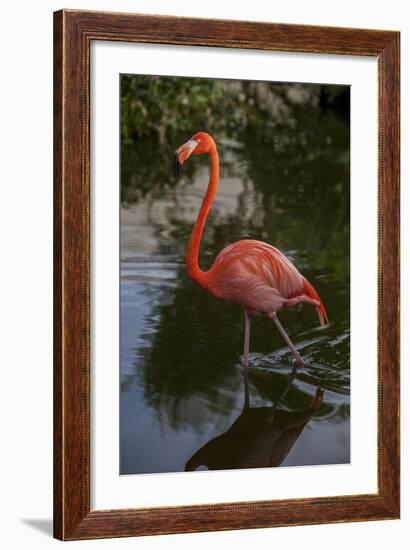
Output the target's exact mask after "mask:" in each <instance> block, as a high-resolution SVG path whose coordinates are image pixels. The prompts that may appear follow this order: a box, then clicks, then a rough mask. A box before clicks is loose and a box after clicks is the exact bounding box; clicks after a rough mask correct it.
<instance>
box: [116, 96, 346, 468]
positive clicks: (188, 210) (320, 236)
mask: <svg viewBox="0 0 410 550" xmlns="http://www.w3.org/2000/svg"><path fill="white" fill-rule="evenodd" d="M288 115H289V116H286V117H284V118H283V119H282V121H278V120H276V122H275V124H274V125H272V121H270V120H268V119H266V117H262V116H261V117H260V118H259V119H258V120H257V124H251V125H248V126H246V127H244V129H243V131H241V132H238V133H237V135H236V136H235V139H232V138H230V139H228V138H226V135H225V136H218V135H214V137H215V139H216V142H217V144H218V148H219V152H220V158H221V178H220V183H219V188H218V193H217V195H216V199H215V202H214V206H213V208H212V210H211V213H210V216H209V218H208V221H207V224H206V227H205V233H204V236H203V240H202V245H201V251H200V264H201V267H202V269H208V268H209V267H210V265H211V264H212V261H213V259H214V258H215V256H216V255H217V253H218V252H219V251H220V250H221V249H222V248H223V247H224V246H226V245H228V244H230V243H232V242H234V241H236V240H238V239H241V238H254V239H260V240H263V241H266V242H269V243H271V244H273V245H274V246H276V247H278V248H280V249H281V250H282V251H283V252H284V253H285V254H286V255H288V256H289V257H290V259H291V260H292V261H293V262H294V263H295V265H296V266H297V267H298V269H299V270H300V271H301V272H302V274H303V275H304V276H305V277H306V278H307V279H308V280H309V281H310V282H311V283H312V284H313V286H314V287H315V288H316V290H317V291H318V292H319V294H320V296H321V298H322V300H323V302H324V304H325V306H326V309H327V313H328V316H329V321H330V325H329V326H328V327H326V328H324V329H322V328H320V326H319V321H318V319H317V315H316V311H315V309H314V308H313V307H311V306H309V305H301V306H297V307H294V308H289V309H288V310H285V311H283V312H281V313H280V314H279V317H280V319H281V322H282V324H283V325H284V327H285V328H286V330H287V331H288V333H289V335H290V337H291V339H292V340H293V342H294V343H295V344H296V346H297V348H298V349H299V351H300V353H301V355H302V356H303V358H304V360H305V363H306V366H305V368H303V369H298V370H296V371H295V370H294V368H293V359H292V355H291V353H290V351H289V350H288V348H286V347H284V344H283V341H282V340H281V337H280V335H279V334H278V332H277V330H276V328H275V327H274V326H273V323H272V322H271V321H270V320H269V319H267V318H262V317H261V318H254V319H253V321H252V331H251V344H250V351H251V353H250V365H249V371H248V376H247V377H246V378H244V376H243V373H242V369H241V357H242V350H243V328H244V319H243V312H242V311H241V310H240V308H239V307H238V306H236V305H234V304H230V303H228V302H222V301H219V300H217V299H216V298H214V297H213V296H211V295H209V294H208V293H206V292H205V291H204V290H203V289H201V288H200V287H198V286H197V285H195V284H194V283H193V282H192V281H190V280H189V279H188V278H187V275H186V267H185V249H186V244H187V242H188V239H189V235H190V231H191V229H192V225H193V223H194V221H195V219H196V215H197V213H198V210H199V207H200V204H201V200H202V197H203V194H204V192H205V189H206V186H207V183H208V174H209V168H208V165H207V159H206V158H202V157H192V158H191V159H189V161H188V162H187V165H184V167H183V171H182V177H181V178H180V179H179V180H175V179H174V178H173V177H172V175H171V174H172V161H173V157H172V151H173V149H175V148H176V147H177V146H179V145H180V144H181V143H182V142H183V141H185V140H187V139H189V137H190V135H191V134H189V135H185V134H184V135H183V136H182V137H181V139H179V138H178V141H176V143H172V147H169V148H168V149H169V150H168V149H165V153H164V152H162V153H161V154H160V153H159V152H158V151H157V150H156V149H155V147H151V146H150V145H149V143H148V142H144V143H141V142H132V141H131V142H127V143H123V145H122V192H123V193H122V199H123V206H122V208H121V373H120V374H121V387H120V391H121V399H120V406H121V410H120V445H121V448H120V473H121V474H142V473H144V474H145V473H159V472H180V471H184V470H194V469H197V468H198V469H204V468H209V469H226V468H252V467H269V466H281V467H282V466H298V465H314V464H340V463H347V462H349V461H350V324H349V322H350V321H349V318H350V311H349V301H350V297H349V238H350V234H349V127H348V106H347V108H346V106H345V107H344V109H340V107H338V108H335V109H332V108H321V107H319V106H318V104H317V102H316V103H314V102H311V103H307V104H304V105H301V104H298V102H296V103H295V104H293V105H292V110H291V112H289V113H288ZM199 129H201V128H193V129H192V134H193V133H195V131H197V130H199ZM202 129H207V128H202ZM140 167H143V168H141V169H140ZM141 178H143V179H144V182H141V181H140V180H141ZM156 182H158V185H157V183H156ZM144 185H145V190H144V192H143V193H139V191H138V188H139V186H140V187H144Z"/></svg>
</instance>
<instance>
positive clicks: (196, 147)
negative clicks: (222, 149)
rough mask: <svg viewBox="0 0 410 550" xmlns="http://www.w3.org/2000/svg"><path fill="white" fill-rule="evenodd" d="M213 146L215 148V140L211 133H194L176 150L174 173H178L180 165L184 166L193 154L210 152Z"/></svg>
mask: <svg viewBox="0 0 410 550" xmlns="http://www.w3.org/2000/svg"><path fill="white" fill-rule="evenodd" d="M212 148H215V142H214V140H213V138H212V137H211V136H210V135H209V134H207V133H206V132H197V133H196V134H194V135H193V136H192V137H191V139H189V140H188V141H186V142H185V143H183V144H182V145H181V146H180V147H178V149H177V150H176V151H175V156H174V175H175V176H177V175H178V172H179V167H180V166H182V165H183V164H184V162H185V161H186V160H187V159H188V158H189V157H190V156H191V155H203V154H206V153H210V152H211V149H212Z"/></svg>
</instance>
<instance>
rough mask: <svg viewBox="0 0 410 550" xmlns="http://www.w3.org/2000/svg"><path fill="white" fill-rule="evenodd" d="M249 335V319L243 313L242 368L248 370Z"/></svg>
mask: <svg viewBox="0 0 410 550" xmlns="http://www.w3.org/2000/svg"><path fill="white" fill-rule="evenodd" d="M250 334H251V317H250V315H249V314H248V313H247V312H246V311H245V336H244V341H243V367H244V369H247V368H248V363H249V340H250Z"/></svg>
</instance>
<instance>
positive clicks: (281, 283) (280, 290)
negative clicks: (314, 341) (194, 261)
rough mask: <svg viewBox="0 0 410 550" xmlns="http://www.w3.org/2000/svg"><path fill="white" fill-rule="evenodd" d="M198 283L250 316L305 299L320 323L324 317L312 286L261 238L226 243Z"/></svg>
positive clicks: (321, 306)
mask: <svg viewBox="0 0 410 550" xmlns="http://www.w3.org/2000/svg"><path fill="white" fill-rule="evenodd" d="M197 282H199V284H201V286H203V287H204V288H206V289H207V290H208V291H209V292H211V294H213V295H214V296H216V297H217V298H219V299H221V300H229V301H232V302H235V303H236V304H238V305H239V306H241V307H242V308H243V309H244V310H245V311H246V312H247V313H248V314H249V315H266V316H268V317H270V318H272V317H273V316H274V315H275V314H276V313H277V312H278V311H280V310H281V309H283V308H285V307H289V306H293V305H296V304H298V303H302V302H305V303H308V304H311V305H314V306H315V307H316V308H317V312H318V315H319V320H320V323H321V324H322V325H323V324H324V323H325V320H326V312H325V310H324V307H323V304H322V302H321V301H320V298H319V295H318V294H317V292H316V291H315V289H314V288H313V287H312V285H311V284H310V283H309V282H308V281H307V280H306V279H305V277H303V275H301V273H299V271H298V270H297V269H296V267H295V266H294V265H293V264H292V262H291V261H290V260H289V258H287V257H286V256H285V255H284V254H283V253H282V252H281V251H280V250H278V249H277V248H275V247H274V246H272V245H270V244H267V243H264V242H262V241H256V240H253V239H243V240H240V241H236V242H235V243H233V244H231V245H229V246H227V247H226V248H224V249H223V250H222V251H221V252H220V253H219V254H218V256H217V257H216V259H215V262H214V264H213V265H212V267H211V269H210V270H209V271H207V272H206V273H205V274H204V276H203V277H202V278H199V280H198V281H197Z"/></svg>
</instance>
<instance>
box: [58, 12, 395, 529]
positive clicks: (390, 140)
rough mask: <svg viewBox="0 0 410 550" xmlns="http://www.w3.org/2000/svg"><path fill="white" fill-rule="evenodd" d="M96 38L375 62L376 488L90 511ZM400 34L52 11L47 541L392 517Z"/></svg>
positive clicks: (393, 495) (393, 503) (393, 502)
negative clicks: (50, 518)
mask: <svg viewBox="0 0 410 550" xmlns="http://www.w3.org/2000/svg"><path fill="white" fill-rule="evenodd" d="M93 40H108V41H126V42H145V43H161V44H176V45H191V46H218V47H224V48H250V49H259V50H274V51H289V52H310V53H313V52H314V53H323V54H349V55H358V56H372V57H375V58H377V62H378V91H379V100H378V101H379V103H378V110H379V122H378V123H379V134H378V143H379V158H378V258H379V260H378V266H379V274H378V277H379V278H378V492H377V493H376V494H360V495H351V496H340V497H339V496H337V497H321V496H320V495H318V497H317V498H308V499H306V498H301V499H291V500H289V499H287V500H276V501H274V500H272V501H256V502H237V503H226V504H223V503H221V504H209V505H194V506H179V507H157V508H148V509H125V510H119V509H118V510H117V509H114V510H95V511H94V510H93V511H91V510H90V206H89V194H90V139H89V120H90V113H89V107H90V95H89V94H90V92H89V82H90V45H91V42H92V41H93ZM399 41H400V35H399V33H398V32H391V31H379V30H359V29H348V28H327V27H314V26H302V25H287V24H270V23H254V22H244V21H223V20H203V19H190V18H175V17H159V16H149V15H137V14H119V13H104V12H86V11H74V10H73V11H72V10H63V11H59V12H56V13H55V14H54V536H55V537H57V538H59V539H62V540H77V539H92V538H103V537H124V536H135V535H150V534H165V533H183V532H195V531H208V530H214V531H216V530H226V529H243V528H258V527H273V526H285V525H302V524H303V525H306V524H315V523H331V522H343V521H345V522H348V521H365V520H378V519H393V518H398V517H399V509H400V492H399V486H400V477H399V463H400V458H399Z"/></svg>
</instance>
